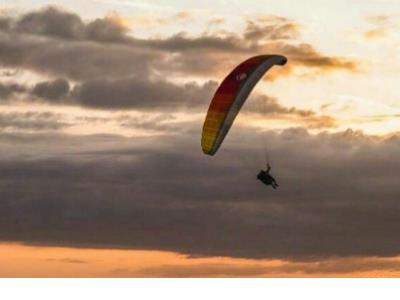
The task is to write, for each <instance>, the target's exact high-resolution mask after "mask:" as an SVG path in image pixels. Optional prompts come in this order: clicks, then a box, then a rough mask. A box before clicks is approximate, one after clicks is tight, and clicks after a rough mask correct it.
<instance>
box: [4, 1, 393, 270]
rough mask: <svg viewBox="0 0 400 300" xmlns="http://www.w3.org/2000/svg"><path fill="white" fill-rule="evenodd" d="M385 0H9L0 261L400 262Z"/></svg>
mask: <svg viewBox="0 0 400 300" xmlns="http://www.w3.org/2000/svg"><path fill="white" fill-rule="evenodd" d="M396 2H397V0H393V1H392V0H364V1H361V0H351V1H344V0H338V1H323V0H320V1H316V0H308V1H301V3H300V2H293V1H289V0H282V1H272V0H271V1H239V0H237V1H208V0H205V1H201V2H199V1H171V0H169V1H161V0H159V1H135V0H90V1H89V0H86V1H76V0H72V1H42V0H40V1H39V0H37V1H32V0H24V1H22V0H17V1H15V0H13V1H11V0H3V1H2V2H1V4H0V5H1V6H0V169H1V170H2V171H1V172H0V253H1V255H0V265H1V268H0V277H398V276H399V275H400V242H399V240H398V238H397V236H398V232H399V229H400V223H399V222H398V220H399V217H400V205H399V204H398V198H399V195H400V186H399V184H398V177H397V176H398V170H399V169H400V160H399V158H400V154H399V150H400V134H399V130H398V128H399V125H400V105H399V104H398V101H397V100H398V98H399V96H400V94H399V89H398V83H397V74H398V73H399V71H400V60H399V50H400V35H399V33H398V32H399V26H400V25H399V24H400V9H399V7H398V3H396ZM271 53H274V54H282V55H285V56H286V57H287V58H288V63H287V65H285V66H283V67H278V66H277V67H275V68H274V69H273V70H271V71H270V72H268V74H267V75H266V76H265V78H263V80H262V81H260V83H259V84H258V85H257V87H256V88H255V89H254V90H253V92H252V94H251V95H250V97H249V99H248V101H247V103H246V104H245V106H244V107H243V110H242V112H241V113H240V115H239V117H238V118H237V119H236V121H235V124H234V126H233V128H232V130H231V132H230V133H229V135H228V137H227V139H226V140H225V141H224V144H223V146H222V147H221V149H220V151H219V152H218V154H217V155H216V156H214V157H209V156H205V155H204V154H203V153H202V151H201V147H200V138H201V129H202V124H203V122H204V118H205V113H206V111H207V108H208V105H209V103H210V100H211V98H212V96H213V94H214V93H215V91H216V89H217V87H218V84H219V82H221V80H222V79H223V78H224V77H225V76H226V74H227V73H228V72H229V71H230V70H231V69H232V68H234V67H235V66H236V65H237V64H239V63H240V62H241V61H243V60H244V59H246V58H248V57H250V56H253V55H258V54H271ZM265 147H267V149H268V153H269V156H270V161H271V164H272V166H273V169H272V172H273V174H274V176H275V177H276V178H277V180H278V182H279V183H280V188H279V190H277V191H274V190H272V189H268V188H266V187H265V186H263V185H261V184H260V182H257V180H256V178H255V177H256V174H257V172H258V170H259V169H261V168H263V167H264V164H265V157H264V156H265Z"/></svg>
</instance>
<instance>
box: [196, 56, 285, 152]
mask: <svg viewBox="0 0 400 300" xmlns="http://www.w3.org/2000/svg"><path fill="white" fill-rule="evenodd" d="M286 62H287V59H286V57H284V56H281V55H260V56H254V57H252V58H249V59H247V60H245V61H244V62H242V63H241V64H240V65H238V66H237V67H236V68H235V69H234V70H233V71H232V72H231V73H230V74H229V75H228V76H227V77H226V78H225V79H224V81H222V83H221V85H220V86H219V87H218V89H217V91H216V93H215V95H214V98H213V99H212V101H211V104H210V107H209V109H208V112H207V116H206V120H205V122H204V126H203V134H202V137H201V147H202V149H203V152H204V153H205V154H209V155H214V154H215V153H216V152H217V150H218V148H219V147H220V146H221V144H222V142H223V140H224V138H225V136H226V135H227V133H228V131H229V129H230V128H231V126H232V124H233V121H234V120H235V118H236V116H237V114H238V113H239V111H240V109H241V108H242V106H243V104H244V102H245V101H246V99H247V97H248V96H249V94H250V92H251V91H252V89H253V88H254V86H255V85H256V84H257V82H258V81H259V80H260V79H261V77H262V76H263V75H264V74H265V73H266V72H267V71H268V70H269V69H270V68H271V67H272V66H274V65H284V64H286Z"/></svg>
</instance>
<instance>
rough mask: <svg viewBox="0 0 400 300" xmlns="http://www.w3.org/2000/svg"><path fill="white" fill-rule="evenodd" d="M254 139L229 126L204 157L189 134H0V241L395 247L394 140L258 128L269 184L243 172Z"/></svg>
mask: <svg viewBox="0 0 400 300" xmlns="http://www.w3.org/2000/svg"><path fill="white" fill-rule="evenodd" d="M262 139H263V138H262V137H261V136H259V135H258V133H257V132H256V131H255V130H252V131H244V132H241V130H240V128H234V130H233V132H232V134H231V135H230V137H228V139H227V141H226V143H225V144H224V146H223V148H222V149H221V151H220V153H218V154H217V156H215V157H206V156H204V155H203V154H201V151H200V149H199V135H198V133H195V131H193V135H188V134H187V135H185V136H182V135H167V136H164V137H160V136H158V137H151V138H149V137H148V138H132V139H128V138H119V137H113V136H92V137H73V136H63V135H51V136H46V135H36V136H23V135H19V136H15V135H14V136H13V135H3V136H2V137H1V138H0V152H1V158H2V159H1V162H0V167H1V170H2V172H1V173H0V191H1V195H2V199H1V201H0V208H1V209H0V238H1V240H5V241H19V242H25V243H31V244H40V245H68V246H76V247H112V248H134V249H156V250H171V251H177V252H181V253H185V254H189V255H192V256H209V255H222V256H233V257H248V258H284V259H290V260H308V261H310V260H313V259H318V258H322V257H331V256H354V255H361V256H362V255H365V256H371V255H372V256H391V255H393V256H394V255H398V254H399V251H400V242H399V240H398V238H397V236H398V231H399V229H400V227H399V226H400V225H399V222H398V219H399V217H400V206H399V205H398V197H399V195H400V190H399V185H398V177H397V176H398V170H399V167H400V164H399V161H400V160H399V159H398V153H399V151H398V149H399V147H400V139H399V138H398V137H392V138H388V139H385V140H378V139H376V138H373V137H369V136H364V135H362V134H361V133H357V132H351V131H348V132H344V133H338V134H328V133H321V134H319V135H310V134H308V133H307V132H306V131H305V130H304V129H291V130H286V131H284V132H282V133H281V134H277V133H268V134H267V141H268V148H269V150H270V153H271V155H273V160H272V164H273V173H274V175H275V176H276V178H277V180H278V181H279V183H280V184H281V187H280V189H279V190H278V191H273V190H271V189H268V188H266V187H265V186H263V185H261V184H260V183H259V182H257V181H256V179H255V175H256V172H257V169H259V168H260V167H261V166H262V165H263V164H264V161H263V159H262V158H261V157H260V156H262V155H261V153H260V152H262V151H260V147H261V145H260V142H259V141H260V140H262ZM49 141H51V143H49ZM55 141H57V142H55ZM28 154H29V155H28ZM258 157H260V158H259V159H257V158H258ZM116 233H118V234H116Z"/></svg>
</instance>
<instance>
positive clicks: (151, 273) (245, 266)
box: [120, 257, 400, 277]
mask: <svg viewBox="0 0 400 300" xmlns="http://www.w3.org/2000/svg"><path fill="white" fill-rule="evenodd" d="M195 261H196V260H194V261H192V263H191V264H186V265H184V264H179V265H178V264H177V265H173V264H170V265H161V266H154V267H147V268H144V269H140V270H136V271H132V270H123V272H120V273H122V274H124V273H125V274H130V275H131V276H137V277H139V276H142V277H146V276H147V277H306V276H314V277H336V276H345V277H346V276H354V274H356V276H357V274H361V273H363V272H379V271H380V272H382V271H383V272H385V274H389V272H395V271H399V270H400V261H399V260H398V259H397V258H378V257H349V258H331V259H325V260H321V261H311V262H288V261H274V262H272V263H271V262H269V261H259V262H256V261H246V262H243V261H242V262H241V263H240V262H238V263H235V261H234V260H233V262H231V263H196V262H195Z"/></svg>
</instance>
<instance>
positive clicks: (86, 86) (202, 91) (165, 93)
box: [72, 77, 217, 111]
mask: <svg viewBox="0 0 400 300" xmlns="http://www.w3.org/2000/svg"><path fill="white" fill-rule="evenodd" d="M216 88H217V83H216V82H213V81H209V82H206V83H205V84H203V85H199V84H197V83H195V82H192V83H186V84H184V85H182V86H180V85H176V84H172V83H169V82H166V81H151V80H146V79H143V78H138V77H137V78H129V79H128V78H127V79H122V80H93V81H88V82H85V83H83V84H82V85H79V86H77V87H76V88H75V89H74V90H73V92H72V97H73V98H74V99H76V101H77V102H78V103H79V104H80V105H82V106H86V107H91V108H101V109H137V110H157V109H163V110H168V111H176V110H177V109H179V108H186V109H189V108H192V109H193V108H198V107H202V108H205V105H207V104H206V102H207V101H209V100H208V99H210V98H211V97H212V95H213V93H214V91H215V90H216Z"/></svg>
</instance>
